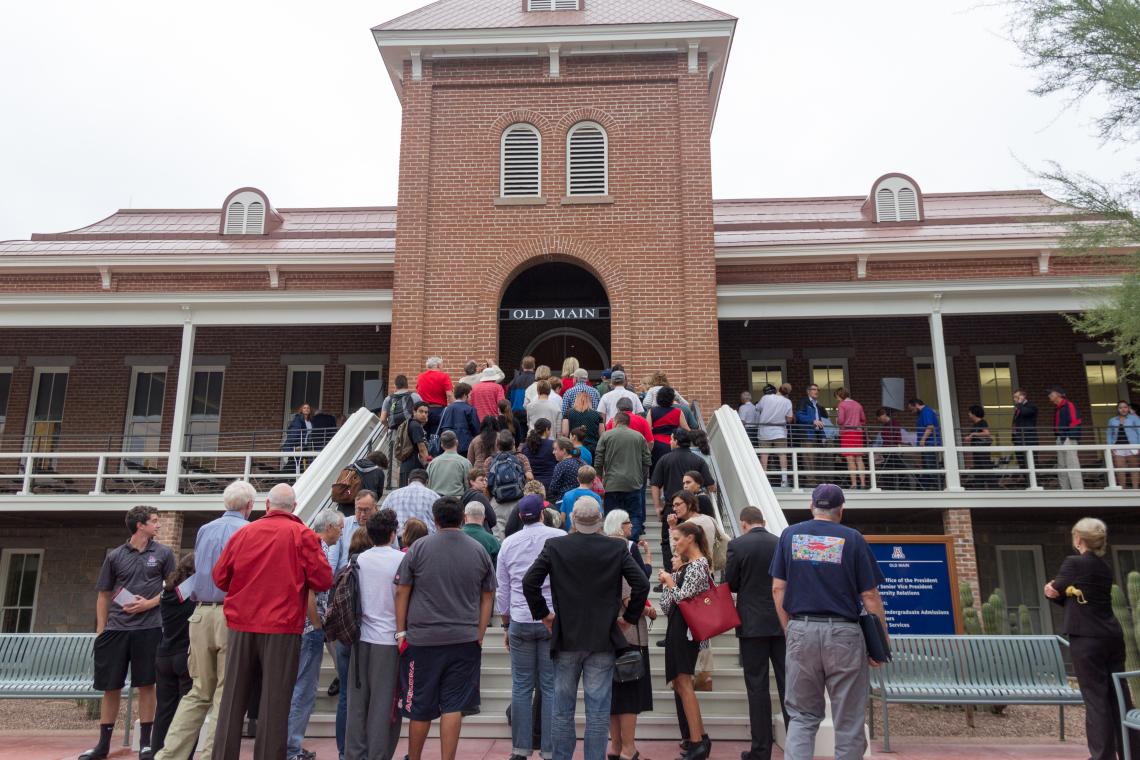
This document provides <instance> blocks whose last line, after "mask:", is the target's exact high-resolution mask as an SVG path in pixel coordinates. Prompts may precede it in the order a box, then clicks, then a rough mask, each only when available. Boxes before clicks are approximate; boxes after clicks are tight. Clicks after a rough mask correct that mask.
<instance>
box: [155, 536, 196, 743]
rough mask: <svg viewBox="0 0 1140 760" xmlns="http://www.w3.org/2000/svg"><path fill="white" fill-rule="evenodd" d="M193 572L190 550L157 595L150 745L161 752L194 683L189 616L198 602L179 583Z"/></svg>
mask: <svg viewBox="0 0 1140 760" xmlns="http://www.w3.org/2000/svg"><path fill="white" fill-rule="evenodd" d="M193 574H194V552H187V553H186V554H185V555H184V556H183V557H182V559H180V560H178V565H177V566H176V567H175V568H174V572H173V573H171V574H170V575H168V576H166V582H165V583H163V585H162V596H160V597H159V598H158V607H159V612H161V613H162V641H160V642H159V644H158V651H157V655H156V656H155V660H154V669H155V675H156V677H157V680H156V681H155V685H156V688H155V692H156V699H157V701H158V705H157V707H156V708H155V711H154V727H153V729H152V730H151V734H150V748H151V751H152V752H153V753H154V754H158V751H159V750H160V749H162V748H163V746H165V744H166V732H167V730H168V729H169V728H170V721H172V720H174V713H175V711H176V710H178V701H179V700H180V699H182V697H184V696H186V694H187V693H188V692H189V691H190V687H191V686H193V685H194V679H193V678H191V677H190V669H189V667H188V666H187V658H188V657H189V655H190V616H191V615H192V614H194V608H195V607H197V604H196V603H194V602H192V601H191V600H190V595H189V594H186V595H185V597H186V598H185V600H183V598H182V597H180V596H179V593H178V586H179V585H181V584H182V583H183V581H185V580H186V579H187V578H189V577H190V576H191V575H193Z"/></svg>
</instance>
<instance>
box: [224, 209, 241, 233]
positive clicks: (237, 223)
mask: <svg viewBox="0 0 1140 760" xmlns="http://www.w3.org/2000/svg"><path fill="white" fill-rule="evenodd" d="M244 231H245V204H244V203H242V202H241V201H233V202H232V203H230V207H229V208H227V209H226V234H227V235H240V234H242V233H243V232H244Z"/></svg>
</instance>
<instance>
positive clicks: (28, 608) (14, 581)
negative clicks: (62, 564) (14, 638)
mask: <svg viewBox="0 0 1140 760" xmlns="http://www.w3.org/2000/svg"><path fill="white" fill-rule="evenodd" d="M43 557H44V552H43V549H5V550H4V554H3V557H2V558H0V594H2V595H3V596H0V633H31V631H32V626H33V625H34V624H35V619H36V593H37V591H38V590H39V585H40V575H41V568H42V567H43Z"/></svg>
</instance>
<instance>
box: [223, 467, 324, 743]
mask: <svg viewBox="0 0 1140 760" xmlns="http://www.w3.org/2000/svg"><path fill="white" fill-rule="evenodd" d="M265 506H266V515H265V517H263V518H261V519H260V520H256V521H254V522H252V523H250V524H249V525H246V526H245V527H243V528H242V529H241V530H239V531H237V532H236V533H234V534H233V536H232V537H230V540H229V541H227V542H226V547H225V549H223V550H222V555H221V556H220V557H219V558H218V561H217V562H216V563H215V564H214V569H213V572H212V573H211V576H212V578H213V580H214V585H216V586H217V587H218V588H219V589H221V590H222V591H224V592H226V601H225V608H224V610H223V612H224V614H225V616H226V626H227V627H228V628H229V636H228V638H227V644H226V649H227V651H226V671H225V672H226V687H225V689H223V690H222V703H221V705H220V706H219V709H218V724H217V738H216V739H215V741H214V754H215V755H218V756H221V757H237V756H238V749H239V748H240V746H241V725H242V719H243V718H244V717H245V712H246V707H248V705H247V702H248V701H249V693H250V687H251V686H252V681H253V679H254V678H255V677H256V674H257V673H258V672H260V673H261V679H262V690H261V713H260V720H259V722H260V723H261V725H260V727H259V729H258V732H257V746H256V747H255V750H254V752H255V754H256V755H257V756H258V757H285V745H286V742H287V739H288V733H289V732H288V727H289V702H290V699H291V697H292V696H293V686H294V683H295V682H296V680H297V661H298V658H299V657H300V654H301V631H302V629H303V628H304V627H305V612H306V609H307V603H308V599H309V592H310V591H315V592H321V591H328V589H329V587H330V586H331V585H332V580H333V575H332V567H331V566H330V565H329V561H328V558H327V557H326V556H325V553H324V551H323V550H322V549H321V540H320V537H319V536H317V534H316V533H314V532H313V531H312V529H310V528H309V527H308V526H306V525H305V523H303V522H301V520H300V518H298V517H297V516H296V515H294V514H293V510H294V509H296V507H297V497H296V494H295V493H294V492H293V487H292V486H290V485H288V484H286V483H279V484H277V485H275V486H273V488H272V490H270V492H269V499H268V500H267V501H266V504H265Z"/></svg>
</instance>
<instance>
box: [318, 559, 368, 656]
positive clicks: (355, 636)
mask: <svg viewBox="0 0 1140 760" xmlns="http://www.w3.org/2000/svg"><path fill="white" fill-rule="evenodd" d="M360 618H361V612H360V566H359V565H357V564H356V557H355V556H354V557H352V558H351V559H350V560H349V561H348V564H347V565H345V566H344V567H342V568H341V569H340V572H339V573H337V574H336V578H334V579H333V585H332V590H331V591H330V592H329V607H328V611H327V613H326V614H325V641H339V642H340V643H342V644H345V645H352V644H355V643H356V642H358V641H360Z"/></svg>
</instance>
